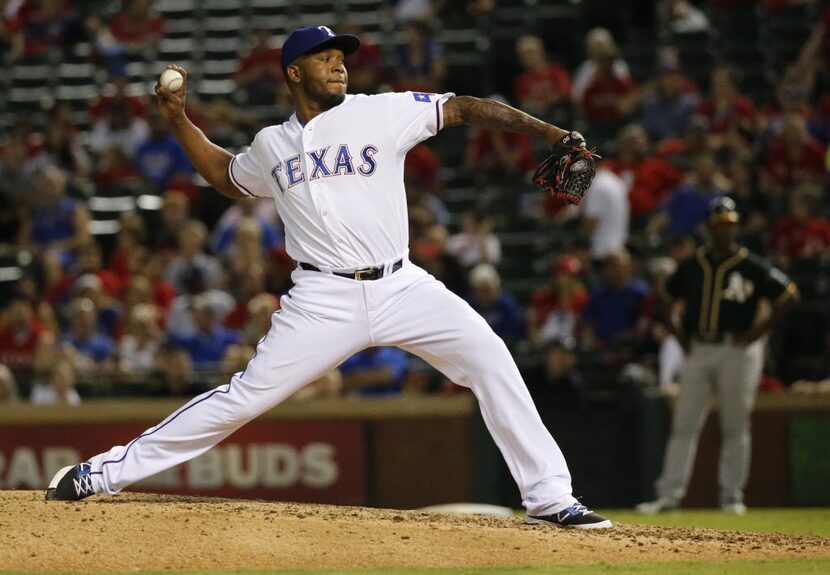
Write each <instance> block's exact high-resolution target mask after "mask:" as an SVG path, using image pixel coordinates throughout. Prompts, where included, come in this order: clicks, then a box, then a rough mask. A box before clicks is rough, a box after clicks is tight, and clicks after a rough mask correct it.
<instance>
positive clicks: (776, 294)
mask: <svg viewBox="0 0 830 575" xmlns="http://www.w3.org/2000/svg"><path fill="white" fill-rule="evenodd" d="M666 291H667V292H668V294H669V295H670V296H671V297H672V298H674V299H679V300H683V301H684V302H685V303H686V306H685V311H684V314H683V328H684V329H685V330H686V333H688V334H690V335H692V336H696V337H698V338H700V339H703V340H710V341H716V340H719V339H721V338H722V337H723V336H724V335H725V334H727V333H738V332H741V331H743V330H746V329H748V328H750V327H752V324H753V322H754V321H755V317H756V314H757V312H758V303H759V302H760V301H761V300H762V299H768V300H770V301H773V302H775V301H776V300H778V299H779V298H781V299H783V298H785V297H788V295H791V294H792V293H794V292H795V291H796V287H795V284H794V283H793V282H792V281H791V280H790V278H788V277H787V276H786V274H784V272H782V271H781V270H779V269H778V268H776V267H775V266H773V265H772V264H770V263H769V262H768V261H766V260H765V259H763V258H762V257H760V256H758V255H756V254H753V253H751V252H750V251H749V250H748V249H746V248H740V249H739V250H738V251H737V252H735V253H734V254H732V255H731V256H730V257H728V258H726V259H722V260H716V259H714V258H713V257H712V255H711V254H710V253H709V252H708V250H706V249H704V248H699V249H698V250H697V252H696V253H695V255H694V256H693V257H691V258H689V259H687V260H685V261H683V262H681V264H680V265H679V266H678V268H677V271H675V273H674V274H673V275H672V276H671V277H670V278H669V280H668V282H667V284H666Z"/></svg>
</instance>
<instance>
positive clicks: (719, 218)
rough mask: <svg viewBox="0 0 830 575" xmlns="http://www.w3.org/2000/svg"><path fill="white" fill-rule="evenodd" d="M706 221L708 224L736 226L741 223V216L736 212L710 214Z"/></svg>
mask: <svg viewBox="0 0 830 575" xmlns="http://www.w3.org/2000/svg"><path fill="white" fill-rule="evenodd" d="M707 221H708V222H709V223H710V224H723V223H729V224H737V223H738V222H740V221H741V216H740V215H738V212H720V213H718V214H712V215H711V216H709V218H707Z"/></svg>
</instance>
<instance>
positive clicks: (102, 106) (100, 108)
mask: <svg viewBox="0 0 830 575" xmlns="http://www.w3.org/2000/svg"><path fill="white" fill-rule="evenodd" d="M128 85H129V79H128V78H127V76H126V74H124V73H123V72H122V71H115V72H113V73H112V74H111V75H110V82H109V84H107V85H106V86H105V87H104V90H103V92H102V93H101V95H100V96H98V98H97V99H95V100H94V101H93V102H92V104H90V106H89V118H90V121H92V122H93V123H94V122H98V121H100V120H105V119H107V118H108V117H109V114H110V110H111V109H112V107H113V105H114V104H115V102H119V105H121V104H123V105H126V107H127V109H128V110H129V111H130V113H131V115H132V117H135V118H144V117H146V116H147V110H148V108H149V104H148V103H147V99H146V98H145V97H144V96H137V95H130V94H128V93H127V87H128Z"/></svg>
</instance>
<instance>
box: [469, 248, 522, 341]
mask: <svg viewBox="0 0 830 575" xmlns="http://www.w3.org/2000/svg"><path fill="white" fill-rule="evenodd" d="M469 281H470V289H471V291H470V293H469V294H468V295H467V297H466V298H465V299H466V300H467V303H469V304H470V306H471V307H472V308H473V309H474V310H476V311H477V312H478V313H479V314H480V315H481V316H482V317H483V318H484V319H485V321H487V323H488V324H489V325H490V327H491V328H493V331H494V332H496V335H498V336H499V337H500V338H502V339H503V340H504V341H505V342H506V343H514V342H516V341H518V340H521V339H524V337H525V320H524V312H523V310H522V306H520V305H519V302H518V301H516V298H515V297H514V296H513V294H510V293H507V292H505V291H503V290H502V289H501V278H500V277H499V273H498V272H497V271H496V268H494V267H493V266H492V265H491V264H486V263H485V264H478V265H477V266H476V267H474V268H473V269H472V271H470V278H469Z"/></svg>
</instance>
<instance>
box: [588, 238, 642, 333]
mask: <svg viewBox="0 0 830 575" xmlns="http://www.w3.org/2000/svg"><path fill="white" fill-rule="evenodd" d="M650 294H651V288H650V287H649V286H648V284H647V283H646V282H644V281H643V280H640V279H635V278H632V277H631V256H630V255H629V254H628V252H626V251H619V252H615V253H612V254H611V255H609V256H608V257H607V258H605V261H604V262H603V265H602V277H601V282H600V284H599V285H597V286H596V287H594V288H593V289H592V290H591V293H590V295H589V297H588V306H587V307H586V308H585V313H584V316H583V319H584V320H585V323H584V325H583V329H582V332H583V337H584V338H585V339H587V340H589V343H598V344H600V345H603V346H613V345H615V344H617V343H626V342H629V341H634V340H637V339H640V338H642V337H643V336H644V335H645V332H646V328H647V327H648V322H647V321H646V307H647V303H648V299H649V296H650ZM591 340H596V341H593V342H592V341H591Z"/></svg>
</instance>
